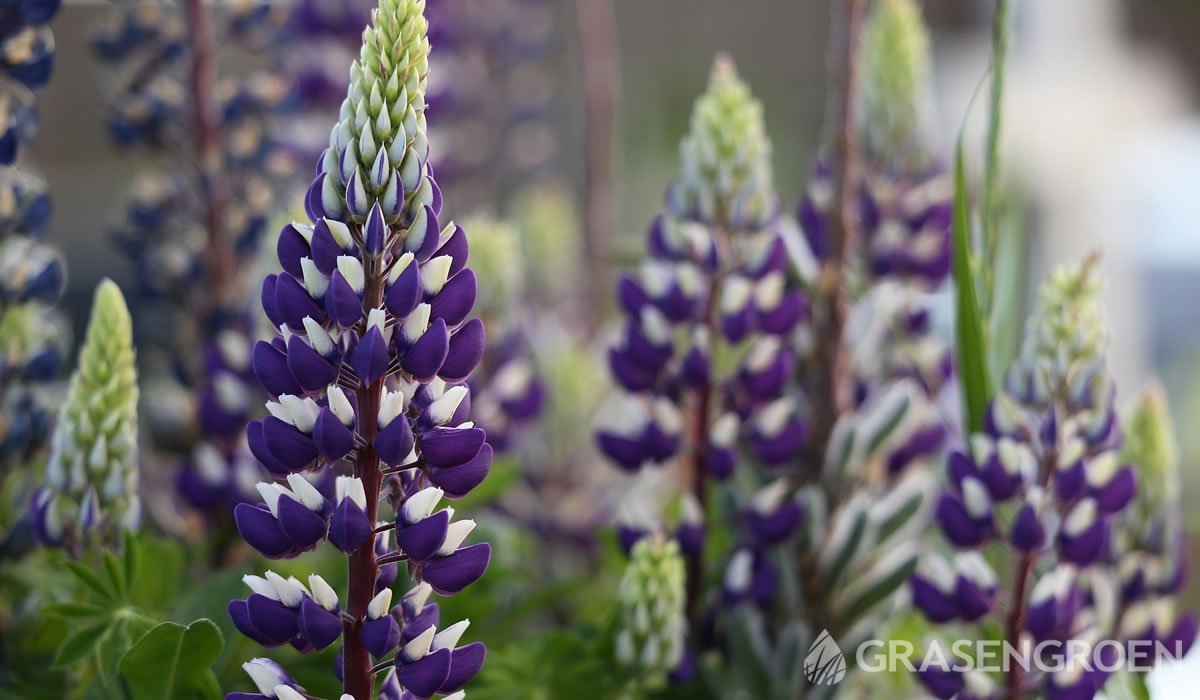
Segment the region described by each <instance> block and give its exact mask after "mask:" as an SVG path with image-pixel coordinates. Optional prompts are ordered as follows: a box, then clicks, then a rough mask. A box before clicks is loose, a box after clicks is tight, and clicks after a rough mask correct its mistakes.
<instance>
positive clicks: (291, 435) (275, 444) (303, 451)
mask: <svg viewBox="0 0 1200 700" xmlns="http://www.w3.org/2000/svg"><path fill="white" fill-rule="evenodd" d="M262 432H263V439H264V440H265V441H266V444H267V449H268V450H270V452H271V454H272V455H273V456H274V457H275V459H277V460H279V463H280V464H282V465H283V466H284V467H286V468H288V469H291V470H292V471H299V470H301V469H304V468H305V467H307V466H308V465H309V464H311V463H312V461H313V460H315V459H316V458H317V447H316V445H314V444H313V441H312V439H311V438H310V437H309V436H307V435H305V434H304V433H302V432H300V431H299V430H297V429H296V428H295V426H292V425H289V424H287V423H284V422H283V421H282V420H280V419H278V418H276V417H275V416H267V417H266V418H263V420H262Z"/></svg>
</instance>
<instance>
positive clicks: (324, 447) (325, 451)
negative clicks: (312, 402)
mask: <svg viewBox="0 0 1200 700" xmlns="http://www.w3.org/2000/svg"><path fill="white" fill-rule="evenodd" d="M312 439H313V444H314V445H316V446H317V450H318V451H319V452H320V453H321V456H323V457H325V458H326V459H328V460H330V461H337V460H339V459H341V458H342V457H345V456H346V455H348V454H350V450H353V449H354V433H353V432H351V430H350V429H349V428H347V427H346V426H345V424H343V423H342V421H340V420H338V417H337V416H335V415H334V414H333V411H331V410H329V408H328V407H325V408H322V409H321V412H320V413H318V414H317V422H316V424H315V425H314V426H313V434H312Z"/></svg>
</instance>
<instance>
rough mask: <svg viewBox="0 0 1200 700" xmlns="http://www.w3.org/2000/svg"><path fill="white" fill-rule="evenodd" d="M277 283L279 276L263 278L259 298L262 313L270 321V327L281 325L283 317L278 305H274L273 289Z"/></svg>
mask: <svg viewBox="0 0 1200 700" xmlns="http://www.w3.org/2000/svg"><path fill="white" fill-rule="evenodd" d="M278 283H279V275H276V274H270V275H267V276H266V277H264V278H263V283H262V292H261V296H260V299H261V301H262V307H263V312H264V313H265V314H266V315H267V318H268V319H269V320H270V321H271V325H272V326H282V325H283V315H282V314H280V313H279V305H278V304H276V303H275V287H276V286H278Z"/></svg>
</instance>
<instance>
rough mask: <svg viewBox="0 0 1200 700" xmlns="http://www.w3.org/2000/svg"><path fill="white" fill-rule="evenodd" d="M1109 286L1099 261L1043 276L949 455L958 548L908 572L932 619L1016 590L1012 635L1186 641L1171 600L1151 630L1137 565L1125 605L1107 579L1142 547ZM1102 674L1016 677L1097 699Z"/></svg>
mask: <svg viewBox="0 0 1200 700" xmlns="http://www.w3.org/2000/svg"><path fill="white" fill-rule="evenodd" d="M1098 288H1099V282H1098V279H1097V276H1096V274H1095V271H1094V270H1093V268H1092V265H1091V264H1090V263H1089V264H1084V265H1082V266H1077V267H1067V268H1060V269H1058V270H1056V271H1055V272H1054V273H1053V274H1052V276H1051V278H1050V281H1049V282H1048V283H1047V284H1046V285H1045V286H1044V287H1043V290H1042V294H1041V300H1040V303H1039V306H1038V308H1037V314H1036V316H1035V317H1034V319H1033V321H1032V322H1031V324H1030V326H1029V331H1028V333H1027V335H1026V338H1025V342H1024V345H1023V346H1022V349H1021V353H1020V356H1019V357H1018V359H1017V361H1016V362H1015V363H1014V364H1013V366H1012V367H1011V368H1010V369H1009V371H1008V373H1007V375H1006V377H1005V387H1004V389H1003V391H1001V393H1000V394H998V395H997V396H996V398H995V399H994V400H993V401H992V403H991V405H990V408H989V412H988V419H987V421H986V422H987V429H986V431H985V432H984V433H982V434H978V435H975V436H973V437H972V438H971V441H970V444H969V446H968V447H967V448H966V449H964V450H958V451H955V452H953V453H952V454H951V455H950V456H949V459H948V468H947V472H948V480H947V481H948V484H947V490H946V492H945V493H944V494H943V495H942V497H941V500H940V501H939V504H938V507H937V511H936V519H937V522H938V524H939V525H940V527H941V530H942V532H943V534H944V535H945V537H946V539H947V541H948V542H949V543H950V544H951V546H952V547H953V548H955V549H956V550H958V552H957V553H956V554H955V555H954V557H953V563H952V564H948V563H947V562H946V561H945V560H944V559H943V558H942V556H941V555H940V554H929V555H928V556H927V559H926V560H925V561H922V563H921V565H920V566H919V567H918V569H917V571H916V572H915V573H914V574H913V576H912V577H911V582H910V583H911V589H912V593H913V602H914V604H915V605H916V606H917V607H918V608H919V609H921V610H922V611H923V612H924V613H925V614H926V616H927V617H929V618H930V619H931V620H932V621H934V622H937V623H947V622H951V621H954V620H958V621H964V622H971V623H974V622H979V621H984V620H987V619H990V618H991V617H993V616H995V615H998V614H1000V613H999V612H998V611H997V600H999V599H1002V598H1003V599H1008V600H1009V601H1010V602H1009V603H1008V606H1009V608H1008V609H1009V610H1010V611H1011V610H1016V611H1017V612H1016V613H1012V614H1013V615H1015V617H1009V620H1010V624H1009V628H1008V638H1007V641H1008V642H1010V643H1012V644H1017V643H1018V642H1020V638H1019V637H1022V636H1024V635H1028V637H1029V638H1031V639H1033V640H1034V641H1035V642H1040V641H1045V640H1061V641H1064V642H1065V641H1078V642H1083V643H1086V644H1091V645H1092V646H1093V648H1097V649H1099V648H1103V645H1102V644H1100V643H1101V642H1104V641H1110V640H1111V641H1116V642H1123V641H1128V640H1133V639H1145V638H1149V639H1154V638H1156V635H1164V636H1165V637H1171V636H1172V635H1173V634H1175V633H1176V632H1177V631H1178V633H1179V634H1180V635H1182V636H1183V637H1186V640H1185V641H1181V648H1182V649H1184V650H1186V648H1187V647H1189V646H1190V644H1191V641H1192V639H1193V638H1194V637H1195V627H1194V623H1192V622H1190V618H1186V617H1185V618H1183V619H1182V620H1181V621H1180V622H1179V624H1178V625H1177V626H1175V627H1172V625H1175V619H1174V617H1173V615H1172V613H1170V612H1168V613H1167V614H1166V615H1164V616H1163V619H1164V621H1165V622H1166V626H1160V627H1158V628H1157V629H1155V628H1153V627H1152V626H1151V627H1149V628H1148V627H1147V625H1146V622H1147V621H1148V620H1149V616H1147V615H1146V614H1145V611H1146V610H1147V608H1146V607H1142V606H1140V605H1139V603H1138V601H1137V592H1138V589H1140V588H1141V585H1140V584H1139V583H1138V581H1137V578H1138V577H1137V576H1136V575H1135V576H1131V577H1129V578H1126V579H1125V581H1124V583H1125V584H1126V588H1125V590H1123V591H1122V593H1121V595H1120V596H1118V598H1121V599H1122V600H1121V601H1120V605H1121V610H1123V611H1124V612H1122V613H1121V614H1120V615H1119V616H1114V615H1113V614H1112V611H1111V610H1109V608H1108V607H1106V606H1107V604H1106V603H1105V602H1104V601H1105V600H1106V596H1105V595H1104V591H1102V590H1099V589H1097V588H1096V587H1097V586H1100V585H1101V584H1102V582H1101V581H1100V579H1104V578H1106V577H1107V576H1109V575H1110V574H1111V575H1112V576H1113V577H1114V579H1115V578H1117V576H1118V574H1119V572H1120V571H1121V569H1122V566H1124V567H1125V571H1127V572H1129V571H1132V569H1133V568H1136V565H1129V564H1128V563H1129V562H1131V561H1137V560H1138V559H1139V555H1138V554H1137V553H1136V551H1137V550H1136V548H1135V545H1133V544H1132V542H1130V541H1128V540H1126V539H1124V538H1122V537H1119V536H1118V532H1119V530H1120V529H1121V527H1122V525H1123V524H1126V525H1125V526H1126V527H1128V526H1129V525H1132V524H1134V523H1137V522H1138V521H1137V519H1136V518H1131V516H1130V513H1129V511H1128V507H1129V506H1130V504H1131V503H1132V502H1134V500H1135V497H1136V494H1137V490H1138V484H1137V481H1138V479H1137V474H1136V472H1135V471H1134V469H1133V468H1132V467H1131V466H1128V465H1127V464H1126V463H1125V462H1124V461H1123V459H1122V453H1121V452H1120V451H1119V448H1120V441H1121V429H1120V427H1119V425H1117V421H1116V419H1115V417H1114V413H1115V409H1114V398H1113V397H1114V393H1115V392H1114V390H1113V385H1112V381H1111V379H1110V378H1109V375H1108V374H1107V371H1106V369H1105V358H1104V346H1105V341H1106V335H1105V329H1104V325H1103V321H1102V319H1101V315H1100V309H1099V304H1098V302H1097V300H1096V297H1097V293H1098ZM1126 454H1127V453H1126ZM984 553H988V556H987V559H985V558H984V556H983V554H984ZM989 561H991V562H996V561H1008V562H1010V563H1011V566H1009V567H1007V570H1009V571H1011V572H1012V573H1013V575H1015V576H1016V577H1017V578H1016V580H1015V581H1000V582H998V581H997V577H996V574H995V572H994V571H993V570H992V568H991V566H992V565H990V564H989V563H988V562H989ZM1001 588H1004V589H1005V590H1004V592H1000V590H1001ZM1110 597H1111V596H1110ZM1014 598H1015V599H1014ZM1005 614H1009V613H1005ZM1013 635H1017V636H1018V638H1014V636H1013ZM1143 635H1148V637H1145V636H1143ZM1010 673H1019V671H1018V670H1013V671H1010ZM921 680H922V681H923V682H924V683H925V684H926V686H927V687H928V688H929V689H930V691H931V692H933V693H934V694H935V695H937V696H938V697H950V695H947V694H946V693H948V692H951V691H952V690H953V689H954V685H955V683H954V682H953V679H951V678H949V677H948V676H946V675H945V674H933V675H928V674H926V675H922V676H921ZM1105 680H1106V676H1105V675H1104V674H1103V673H1096V672H1093V671H1091V670H1081V669H1079V668H1076V667H1074V666H1067V667H1064V668H1061V669H1058V670H1056V671H1055V672H1053V673H1049V674H1045V675H1044V677H1036V678H1035V677H1031V678H1023V679H1018V680H1017V681H1015V682H1016V683H1018V684H1020V685H1021V687H1025V688H1029V689H1039V690H1041V691H1043V692H1045V693H1046V696H1047V697H1088V698H1090V697H1092V696H1093V695H1094V694H1095V693H1096V692H1098V690H1099V689H1100V688H1101V687H1103V685H1104V682H1105ZM1009 687H1013V686H1012V683H1010V685H1009ZM951 694H952V692H951Z"/></svg>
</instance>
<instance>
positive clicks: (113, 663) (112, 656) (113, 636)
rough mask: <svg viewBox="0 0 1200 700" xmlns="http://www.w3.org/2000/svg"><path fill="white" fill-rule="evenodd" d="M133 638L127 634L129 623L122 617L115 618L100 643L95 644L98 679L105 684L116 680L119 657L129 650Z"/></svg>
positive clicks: (119, 662)
mask: <svg viewBox="0 0 1200 700" xmlns="http://www.w3.org/2000/svg"><path fill="white" fill-rule="evenodd" d="M132 645H133V640H132V638H131V636H130V634H129V623H128V621H127V620H125V619H124V618H120V619H117V620H116V622H114V623H113V626H112V629H111V630H109V632H108V634H107V635H106V636H105V637H104V639H102V640H100V643H99V644H98V645H96V662H97V663H96V666H97V669H98V670H99V672H100V680H101V681H103V682H104V683H105V684H109V683H112V682H113V681H114V680H116V677H117V671H118V668H119V666H120V664H121V657H122V656H124V655H125V652H127V651H129V647H130V646H132Z"/></svg>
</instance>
